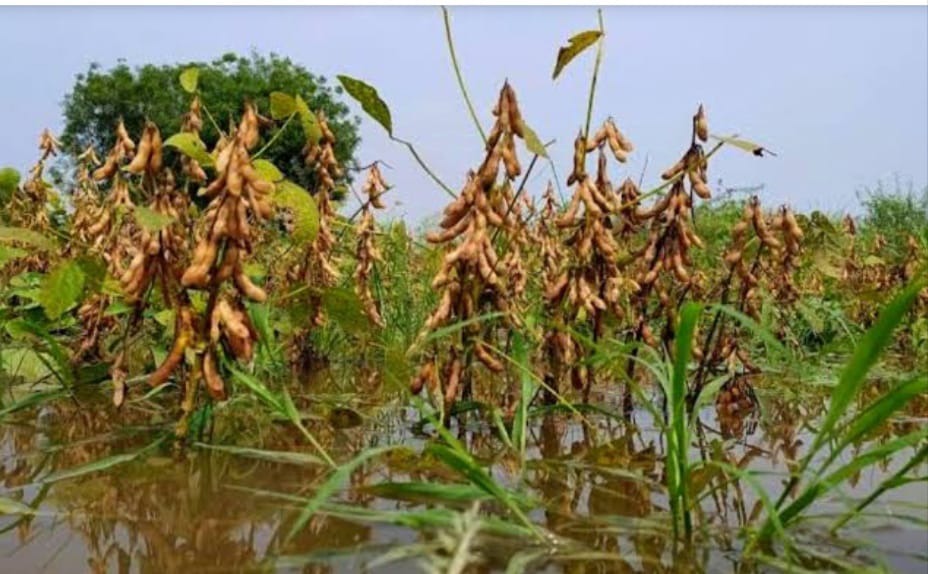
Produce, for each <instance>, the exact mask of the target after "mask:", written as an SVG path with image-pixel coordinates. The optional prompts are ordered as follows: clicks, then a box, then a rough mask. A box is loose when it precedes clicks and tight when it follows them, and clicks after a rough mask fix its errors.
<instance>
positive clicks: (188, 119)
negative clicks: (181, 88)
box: [180, 96, 206, 183]
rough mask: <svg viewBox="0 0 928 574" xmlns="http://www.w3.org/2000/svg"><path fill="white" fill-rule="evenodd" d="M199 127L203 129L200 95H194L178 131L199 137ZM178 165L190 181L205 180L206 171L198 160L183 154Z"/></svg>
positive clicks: (200, 181) (201, 181)
mask: <svg viewBox="0 0 928 574" xmlns="http://www.w3.org/2000/svg"><path fill="white" fill-rule="evenodd" d="M201 129H203V115H202V109H201V106H200V96H194V98H193V101H191V102H190V108H189V109H188V110H187V113H186V114H184V117H183V120H182V121H181V126H180V131H182V132H184V133H189V134H194V135H196V136H197V137H199V135H200V130H201ZM180 165H181V171H182V172H183V173H184V175H186V176H187V178H188V179H190V181H194V182H197V183H203V182H205V181H206V172H205V171H203V166H201V165H200V162H198V161H197V160H195V159H193V158H191V157H188V156H187V155H186V154H183V155H182V156H181V158H180Z"/></svg>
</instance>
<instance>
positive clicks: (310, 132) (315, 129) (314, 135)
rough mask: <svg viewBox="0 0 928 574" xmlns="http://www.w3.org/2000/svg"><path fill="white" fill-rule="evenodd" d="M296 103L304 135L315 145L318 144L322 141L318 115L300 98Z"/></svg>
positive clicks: (297, 98)
mask: <svg viewBox="0 0 928 574" xmlns="http://www.w3.org/2000/svg"><path fill="white" fill-rule="evenodd" d="M294 102H295V105H296V111H297V112H298V113H299V114H300V124H301V125H302V126H303V133H304V134H305V135H306V139H308V140H309V141H311V142H313V143H316V142H318V141H319V140H320V139H322V129H321V128H320V127H319V121H318V120H317V119H316V114H314V113H313V112H312V110H310V109H309V105H307V104H306V102H305V101H304V100H303V98H301V97H300V96H297V97H296V100H294Z"/></svg>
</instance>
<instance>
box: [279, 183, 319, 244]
mask: <svg viewBox="0 0 928 574" xmlns="http://www.w3.org/2000/svg"><path fill="white" fill-rule="evenodd" d="M274 203H276V204H277V205H278V206H280V207H285V208H287V209H289V210H290V211H292V212H293V235H292V237H293V240H294V241H295V242H297V243H310V242H312V241H313V240H315V239H316V234H317V233H319V208H318V207H316V201H315V200H314V199H313V196H312V195H310V193H309V192H308V191H306V190H305V189H303V188H302V187H300V186H298V185H297V184H295V183H293V182H292V181H289V180H284V181H281V182H280V183H278V184H277V193H275V194H274Z"/></svg>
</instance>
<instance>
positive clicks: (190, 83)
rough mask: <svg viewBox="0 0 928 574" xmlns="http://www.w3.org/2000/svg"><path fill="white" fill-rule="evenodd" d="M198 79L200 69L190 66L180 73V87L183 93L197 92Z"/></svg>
mask: <svg viewBox="0 0 928 574" xmlns="http://www.w3.org/2000/svg"><path fill="white" fill-rule="evenodd" d="M199 79H200V69H199V68H197V67H196V66H190V67H189V68H186V69H185V70H184V71H183V72H181V73H180V86H181V87H182V88H184V91H186V92H189V93H191V94H192V93H194V92H196V91H197V82H198V81H199Z"/></svg>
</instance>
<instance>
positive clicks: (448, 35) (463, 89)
mask: <svg viewBox="0 0 928 574" xmlns="http://www.w3.org/2000/svg"><path fill="white" fill-rule="evenodd" d="M441 13H442V16H443V17H444V20H445V39H446V40H447V42H448V52H449V53H450V54H451V64H452V65H453V66H454V74H455V76H457V78H458V87H460V88H461V95H463V96H464V103H465V104H467V111H468V112H470V118H471V119H472V120H474V125H475V126H477V131H478V132H479V133H480V139H482V140H483V143H484V145H486V143H487V135H486V134H485V133H484V132H483V128H482V127H481V126H480V120H479V119H477V112H475V111H474V104H472V103H471V101H470V96H469V95H468V94H467V87H466V86H465V85H464V77H463V76H462V75H461V67H460V65H458V57H457V55H456V54H455V52H454V41H453V40H452V39H451V20H450V19H449V18H448V9H447V8H446V7H444V6H442V7H441Z"/></svg>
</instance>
